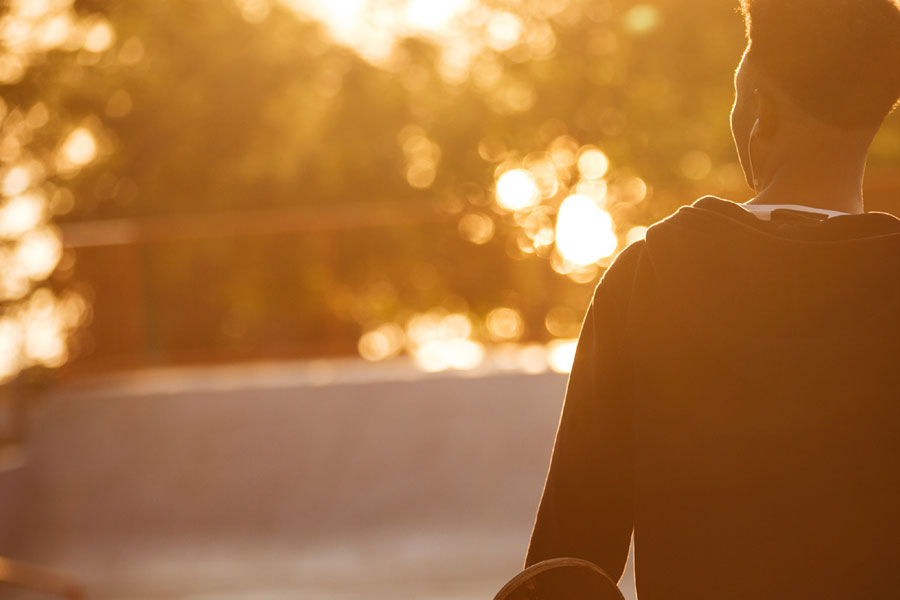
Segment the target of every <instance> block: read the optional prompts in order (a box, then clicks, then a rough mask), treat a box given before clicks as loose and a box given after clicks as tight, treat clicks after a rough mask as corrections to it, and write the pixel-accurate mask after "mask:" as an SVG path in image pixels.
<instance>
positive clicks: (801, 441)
mask: <svg viewBox="0 0 900 600" xmlns="http://www.w3.org/2000/svg"><path fill="white" fill-rule="evenodd" d="M632 531H633V532H634V544H635V576H636V580H637V590H638V594H639V597H640V600H707V599H708V600H713V599H715V600H743V599H745V598H746V599H751V598H752V599H754V600H760V599H767V600H777V599H781V598H784V599H787V598H791V599H810V600H811V599H817V600H822V599H831V598H834V599H837V598H841V599H849V598H860V599H863V598H864V599H866V600H875V599H885V600H887V599H889V598H890V599H896V598H898V597H900V220H898V219H897V218H895V217H893V216H891V215H888V214H884V213H866V214H861V215H844V216H837V217H832V218H830V219H827V220H819V219H817V218H814V217H809V216H804V215H802V214H795V213H789V212H787V213H784V216H780V215H779V213H775V215H774V216H773V220H772V221H764V220H761V219H759V218H757V217H756V216H754V215H753V214H751V213H750V212H748V211H747V210H745V209H744V208H742V207H741V206H740V205H739V204H735V203H733V202H729V201H727V200H722V199H719V198H713V197H706V198H702V199H700V200H698V201H697V202H695V203H694V204H693V205H692V206H688V207H683V208H681V209H680V210H679V211H678V212H677V213H675V214H674V215H672V216H671V217H669V218H668V219H666V220H664V221H662V222H660V223H658V224H656V225H654V226H653V227H651V228H650V229H649V231H648V232H647V236H646V240H645V241H641V242H637V243H634V244H632V245H631V246H629V247H628V248H627V249H625V250H624V251H623V252H622V254H620V255H619V257H618V258H617V259H616V261H615V262H614V263H613V265H612V266H611V267H610V268H609V269H608V270H607V272H606V274H605V275H604V277H603V279H602V281H601V282H600V284H599V285H598V286H597V289H596V291H595V293H594V297H593V300H592V302H591V305H590V307H589V309H588V313H587V316H586V318H585V321H584V325H583V328H582V332H581V337H580V339H579V343H578V350H577V353H576V358H575V364H574V366H573V369H572V373H571V376H570V379H569V385H568V388H567V391H566V399H565V404H564V407H563V413H562V417H561V420H560V425H559V430H558V432H557V437H556V443H555V446H554V450H553V457H552V461H551V465H550V471H549V474H548V477H547V482H546V485H545V488H544V494H543V497H542V500H541V505H540V508H539V510H538V515H537V520H536V523H535V527H534V532H533V534H532V538H531V544H530V546H529V550H528V556H527V559H526V565H531V564H534V563H535V562H538V561H540V560H543V559H546V558H551V557H555V556H575V557H581V558H585V559H587V560H590V561H592V562H594V563H596V564H598V565H600V566H601V567H602V568H604V569H605V570H606V571H607V572H608V573H610V574H611V575H612V576H613V578H614V579H617V578H619V577H621V574H622V571H623V569H624V565H625V561H626V557H627V553H628V545H629V540H630V538H631V535H632Z"/></svg>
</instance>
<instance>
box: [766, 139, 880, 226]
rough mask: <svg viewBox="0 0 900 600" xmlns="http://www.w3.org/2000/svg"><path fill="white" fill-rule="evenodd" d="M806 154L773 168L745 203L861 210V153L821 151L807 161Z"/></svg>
mask: <svg viewBox="0 0 900 600" xmlns="http://www.w3.org/2000/svg"><path fill="white" fill-rule="evenodd" d="M811 154H812V153H810V155H811ZM810 155H806V156H804V157H803V159H801V160H798V161H796V162H793V163H791V162H786V163H785V164H783V165H782V166H781V167H780V168H778V169H776V171H775V172H774V173H772V176H771V178H770V179H769V180H768V181H767V182H766V183H765V185H764V187H763V189H761V190H759V191H758V193H757V195H756V197H755V198H753V199H752V200H750V202H748V204H799V205H801V206H809V207H812V208H819V209H822V210H833V211H838V212H844V213H850V214H858V213H862V212H865V209H864V207H863V194H862V182H863V174H864V172H865V165H866V161H865V155H863V156H862V158H860V159H859V160H847V159H846V157H840V158H838V157H835V156H833V155H832V156H827V155H826V154H824V153H822V154H819V155H818V156H816V157H815V159H813V160H810V159H811V158H812V156H810Z"/></svg>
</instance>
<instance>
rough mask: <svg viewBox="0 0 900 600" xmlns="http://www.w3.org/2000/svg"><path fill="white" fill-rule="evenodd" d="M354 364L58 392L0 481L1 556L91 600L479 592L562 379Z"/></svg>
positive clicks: (538, 473) (519, 546) (514, 542)
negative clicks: (59, 575)
mask: <svg viewBox="0 0 900 600" xmlns="http://www.w3.org/2000/svg"><path fill="white" fill-rule="evenodd" d="M354 368H356V367H355V366H354V365H353V364H349V363H348V365H346V369H344V368H343V367H342V368H338V369H336V370H334V369H333V370H332V372H331V373H332V374H331V376H330V377H329V378H328V381H325V380H322V379H321V378H320V377H313V378H310V377H306V376H303V374H302V373H301V371H299V370H298V369H301V367H299V366H290V365H281V366H278V367H277V368H275V367H272V368H269V370H262V371H260V370H259V369H258V368H257V369H256V370H252V371H247V370H246V368H245V370H244V371H241V369H238V368H237V367H235V368H229V369H222V368H217V369H207V370H195V371H183V372H181V371H179V372H175V371H173V372H165V373H163V372H161V373H157V374H149V375H143V376H140V377H137V376H125V377H122V378H119V379H118V380H104V381H98V382H94V383H87V384H82V385H79V386H69V387H67V388H64V389H59V390H57V391H56V392H54V393H53V395H52V396H50V397H49V398H48V399H47V401H46V402H45V405H44V407H43V409H42V410H41V411H40V414H39V416H38V419H37V420H36V423H35V426H34V430H33V434H32V436H31V438H30V440H29V448H28V462H27V464H26V466H25V467H23V468H22V469H19V470H15V471H8V472H6V473H3V474H2V475H0V492H2V494H3V495H4V498H5V500H4V502H5V503H6V504H7V505H8V507H7V508H8V510H6V511H5V512H6V516H5V534H6V535H5V548H3V551H4V553H5V554H6V555H7V556H12V557H14V558H23V559H30V560H35V561H39V562H41V563H43V564H46V565H51V566H54V567H57V568H59V569H62V570H65V571H68V572H70V573H72V574H75V575H77V576H79V577H80V578H81V579H82V580H83V581H84V582H85V583H86V584H87V587H88V591H89V593H90V597H91V598H97V599H106V598H109V599H113V598H115V599H138V598H141V599H163V598H165V599H170V598H191V599H206V598H247V599H249V598H269V599H272V598H309V599H323V600H325V599H338V598H340V599H343V598H370V599H380V598H384V599H388V598H391V599H392V600H397V599H405V598H409V599H435V600H437V599H451V598H453V599H464V598H465V599H469V598H471V599H476V598H490V597H491V596H492V594H493V593H494V592H495V591H496V590H497V589H499V587H500V585H502V583H503V582H504V581H505V580H506V579H507V578H508V577H510V576H511V575H512V574H514V573H515V572H516V571H517V570H518V569H519V568H520V566H521V563H522V559H523V556H524V552H525V548H526V544H527V540H528V535H529V533H530V528H531V525H532V519H533V517H534V512H535V509H536V507H537V503H538V500H539V498H540V492H541V486H542V483H543V479H544V475H545V472H546V468H547V464H548V460H549V456H550V450H551V446H552V441H553V435H554V432H555V429H556V424H557V420H558V416H559V410H560V407H561V403H562V398H563V393H564V388H565V377H564V376H561V375H556V374H542V375H524V374H518V373H481V374H478V375H477V376H468V377H467V376H460V375H450V374H439V375H431V376H421V375H418V374H416V373H415V372H414V371H413V370H412V369H411V368H408V369H407V368H402V367H401V368H400V371H399V372H393V373H390V374H389V375H390V378H391V380H384V379H383V378H378V377H376V376H372V375H371V373H370V375H369V376H354V375H353V373H354ZM320 374H321V373H320ZM135 377H137V378H135ZM397 379H400V380H397ZM3 593H7V594H11V592H10V590H8V589H3V590H0V594H3ZM3 597H22V598H24V597H26V596H11V595H7V596H3ZM29 597H30V596H29Z"/></svg>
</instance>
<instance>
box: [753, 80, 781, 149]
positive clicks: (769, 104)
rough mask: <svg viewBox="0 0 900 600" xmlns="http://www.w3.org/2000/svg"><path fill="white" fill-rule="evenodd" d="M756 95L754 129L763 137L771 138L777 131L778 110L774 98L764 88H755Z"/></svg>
mask: <svg viewBox="0 0 900 600" xmlns="http://www.w3.org/2000/svg"><path fill="white" fill-rule="evenodd" d="M753 94H754V95H755V96H756V111H757V112H756V119H757V122H756V125H755V127H754V129H756V133H757V135H759V136H760V137H762V138H764V139H772V138H774V137H775V134H776V133H777V131H778V110H777V107H776V104H775V99H774V98H773V97H772V96H771V95H770V94H769V93H768V92H767V91H766V90H764V89H759V88H757V89H755V90H753Z"/></svg>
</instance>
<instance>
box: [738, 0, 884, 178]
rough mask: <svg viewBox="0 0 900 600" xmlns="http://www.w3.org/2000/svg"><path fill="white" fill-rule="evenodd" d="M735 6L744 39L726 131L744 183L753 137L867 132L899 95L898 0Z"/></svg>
mask: <svg viewBox="0 0 900 600" xmlns="http://www.w3.org/2000/svg"><path fill="white" fill-rule="evenodd" d="M741 7H742V9H743V12H744V17H745V22H746V25H747V38H748V42H749V43H748V45H747V50H746V51H745V53H744V58H743V60H742V61H741V66H740V67H739V69H738V72H737V75H736V77H735V88H736V96H735V105H734V109H733V111H732V132H733V134H734V138H735V142H736V144H737V147H738V153H739V154H740V158H741V163H742V165H743V166H744V171H745V172H746V173H747V175H748V181H749V182H751V185H752V173H751V171H752V168H751V164H750V163H751V156H750V155H751V151H750V147H751V146H752V145H753V142H754V138H755V136H766V135H768V136H770V138H772V139H774V138H773V137H772V136H774V135H775V133H776V130H777V129H779V127H780V128H781V130H780V131H779V132H778V133H780V134H781V139H780V141H779V142H778V143H779V144H782V145H783V144H784V143H790V141H791V140H790V139H789V137H794V138H799V137H801V136H802V137H805V138H809V139H811V140H814V139H815V138H816V137H817V135H818V134H820V133H821V134H822V135H823V136H827V137H828V138H829V139H832V138H835V136H837V137H840V136H841V135H843V134H846V135H847V136H849V137H853V138H858V139H864V138H866V136H868V139H871V137H872V136H874V133H875V131H877V130H878V128H879V126H880V125H881V122H882V121H883V120H884V118H885V117H886V116H887V115H888V114H889V113H890V112H891V110H892V109H893V107H894V106H895V104H896V103H897V100H898V98H900V0H741ZM786 129H787V130H786ZM772 139H769V142H772ZM798 141H800V140H798ZM752 159H756V157H755V156H754V157H752Z"/></svg>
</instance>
